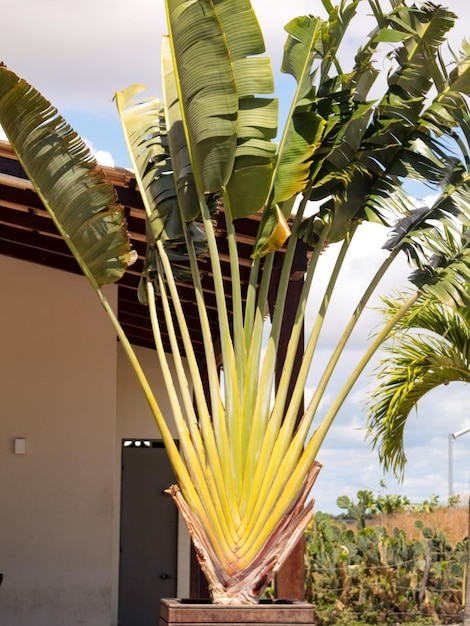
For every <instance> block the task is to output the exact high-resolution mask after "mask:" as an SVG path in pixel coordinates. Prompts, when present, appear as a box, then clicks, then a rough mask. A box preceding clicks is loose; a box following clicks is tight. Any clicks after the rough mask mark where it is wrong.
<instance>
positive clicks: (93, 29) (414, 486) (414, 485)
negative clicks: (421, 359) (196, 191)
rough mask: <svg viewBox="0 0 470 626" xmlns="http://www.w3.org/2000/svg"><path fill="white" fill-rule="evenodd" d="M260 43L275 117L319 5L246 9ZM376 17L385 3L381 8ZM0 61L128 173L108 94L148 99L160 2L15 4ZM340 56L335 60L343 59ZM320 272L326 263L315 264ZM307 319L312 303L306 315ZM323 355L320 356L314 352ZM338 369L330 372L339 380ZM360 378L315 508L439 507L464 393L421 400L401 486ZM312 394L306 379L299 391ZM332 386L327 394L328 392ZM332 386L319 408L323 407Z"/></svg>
mask: <svg viewBox="0 0 470 626" xmlns="http://www.w3.org/2000/svg"><path fill="white" fill-rule="evenodd" d="M252 4H253V7H254V9H255V11H256V13H257V15H258V18H259V21H260V24H261V27H262V30H263V33H264V35H265V38H266V45H267V51H268V53H269V54H270V55H271V58H272V62H273V67H274V69H275V71H276V84H277V93H278V95H279V96H280V98H281V103H282V106H283V107H284V109H285V108H286V107H288V104H289V91H290V90H291V89H292V88H293V84H292V82H291V79H290V78H289V77H286V76H280V75H279V72H277V69H278V68H279V66H280V60H281V54H282V45H283V43H284V39H285V34H284V31H283V25H284V24H286V23H287V22H288V21H289V20H290V19H292V18H293V17H295V16H297V15H302V14H307V13H314V14H319V15H323V7H322V5H321V2H320V0H311V1H306V0H289V2H273V0H253V2H252ZM383 4H384V6H386V3H385V0H384V2H383ZM442 4H444V5H446V6H448V7H449V8H451V9H452V10H454V11H455V12H456V13H457V15H458V16H459V19H458V21H457V25H456V27H455V28H454V31H453V34H452V35H451V38H450V40H451V42H452V46H453V47H454V48H455V49H458V46H459V43H460V41H461V40H462V38H463V37H466V36H467V37H468V29H467V26H468V24H470V4H468V3H467V2H466V0H448V2H445V1H443V2H442ZM361 6H362V9H361V11H362V12H363V13H364V17H363V18H362V19H359V20H357V24H356V25H355V26H354V28H353V29H352V31H351V35H350V37H349V38H348V40H347V41H346V42H345V44H346V47H347V48H348V49H350V50H351V58H352V56H353V52H354V51H355V50H356V49H357V47H358V46H359V45H361V44H362V43H363V41H364V39H365V37H366V35H367V34H368V27H367V17H366V13H367V10H366V9H367V6H368V5H367V3H366V2H362V5H361ZM2 27H3V28H2V38H1V41H0V60H2V61H4V62H5V63H6V64H7V65H8V67H9V68H10V69H11V70H13V71H15V72H16V73H18V74H20V75H21V76H23V77H24V78H26V80H28V81H29V82H30V83H32V84H33V85H34V86H35V87H36V88H38V89H39V90H40V91H41V92H42V93H43V94H44V95H45V96H46V97H48V98H49V99H50V100H51V101H52V103H53V104H54V105H55V106H56V107H58V108H59V110H60V111H61V113H62V115H63V116H64V117H65V118H66V119H67V121H68V122H69V123H70V124H71V125H72V126H73V127H74V128H75V129H76V130H77V131H78V132H79V134H80V135H81V136H82V137H83V138H84V139H86V140H87V141H88V142H89V144H90V145H91V146H92V149H93V150H94V151H95V152H96V153H97V156H98V158H99V159H100V160H102V162H103V163H105V164H115V165H118V166H128V165H129V160H128V157H127V153H126V149H125V145H124V141H123V139H122V134H121V129H120V124H119V120H118V117H117V113H116V110H115V106H114V104H113V102H112V98H113V95H114V93H115V91H117V90H120V89H123V88H125V87H127V86H129V85H131V84H133V83H141V84H144V85H147V86H148V88H149V92H150V93H151V94H153V95H157V96H160V95H161V88H160V64H159V53H160V40H161V36H162V35H163V34H165V33H166V24H165V16H164V6H163V0H133V2H132V3H130V2H124V1H123V0H81V1H80V2H76V1H75V0H74V1H72V0H41V2H37V1H35V0H16V1H15V3H8V5H7V6H6V7H4V9H3V10H2ZM347 56H348V55H347V53H346V58H347ZM383 238H384V234H383V233H382V232H381V231H380V230H379V229H378V228H377V227H374V226H372V227H370V229H366V230H365V233H364V236H363V238H362V239H361V240H360V241H359V243H358V245H357V246H356V251H355V252H354V254H353V256H352V259H351V261H350V264H349V266H348V272H347V276H346V277H345V282H344V284H343V285H342V287H341V289H340V296H339V297H340V298H341V303H340V304H339V306H336V307H334V306H333V308H334V309H335V311H336V312H335V316H334V319H332V320H331V321H330V323H331V325H332V327H334V326H337V325H338V324H339V323H340V321H341V319H342V318H344V317H345V315H346V313H347V312H346V311H345V310H344V307H343V306H342V303H343V302H348V301H351V298H348V295H349V296H354V295H356V296H357V295H358V294H359V293H360V288H361V282H363V280H364V279H365V277H366V275H367V272H368V271H369V270H370V266H371V263H370V259H371V255H372V257H373V258H376V257H377V255H379V254H381V252H380V247H381V244H382V242H383ZM325 262H328V261H325ZM406 274H407V270H406V268H404V267H403V266H400V265H399V266H397V268H396V269H394V270H393V272H392V275H391V278H390V279H389V280H388V282H387V284H386V285H385V286H384V292H389V291H390V289H391V288H392V287H394V286H402V285H403V284H404V276H406ZM311 306H312V311H313V303H312V305H311ZM374 324H375V322H374V317H372V321H371V323H370V324H369V325H365V326H363V327H361V329H360V332H359V333H358V335H357V337H356V339H355V344H354V345H353V347H352V348H351V350H350V351H348V352H347V353H346V354H345V359H344V369H345V368H346V367H347V366H348V365H350V364H351V363H353V362H354V357H355V355H356V354H357V353H359V352H360V350H361V348H363V346H364V342H365V341H366V339H367V334H368V332H369V331H370V330H372V329H373V326H374ZM326 349H327V346H326V345H325V350H326ZM342 369H343V366H342V367H341V371H342ZM368 382H369V381H368V379H367V377H363V379H361V381H360V382H359V383H358V385H357V386H356V388H355V389H354V390H353V392H352V394H351V395H350V397H349V399H348V401H347V402H346V404H345V406H344V408H343V410H342V412H341V415H340V417H339V419H338V420H337V422H336V424H335V425H334V426H333V428H332V429H331V431H330V433H329V435H328V437H327V440H326V442H325V445H324V447H323V449H322V451H321V453H320V455H319V458H320V460H321V461H322V462H323V464H324V467H323V469H322V471H321V473H320V475H319V478H318V480H317V484H316V487H315V494H316V500H317V508H318V509H321V510H324V511H328V512H336V511H337V508H336V504H335V503H336V498H337V497H338V496H339V495H343V494H347V495H349V496H351V497H352V496H354V495H355V494H356V492H357V491H358V490H359V489H372V490H377V492H378V491H380V487H379V483H380V480H381V479H382V478H385V482H386V484H387V486H388V492H389V493H402V494H404V495H407V496H408V497H409V498H410V499H411V500H412V501H414V502H419V501H422V500H424V499H426V498H428V497H429V496H431V495H432V494H437V495H439V496H440V498H441V500H442V501H443V502H445V500H446V498H447V495H448V433H449V432H457V431H460V430H462V429H464V428H467V427H470V416H469V415H468V414H467V411H466V407H467V406H468V397H469V396H468V394H469V389H468V388H467V387H465V386H463V385H456V384H453V385H449V386H447V387H443V388H441V389H439V390H436V391H434V392H433V393H432V394H429V396H428V397H426V398H424V399H423V401H422V402H421V403H420V405H419V408H418V412H417V414H416V415H412V416H411V417H410V419H409V422H408V426H407V431H406V452H407V456H408V465H407V469H406V473H405V480H404V483H403V484H398V483H397V482H396V481H395V479H394V478H393V477H392V476H389V475H387V476H384V475H383V473H382V470H381V468H380V466H379V463H378V461H377V457H376V455H375V453H372V452H371V451H370V448H369V447H368V446H367V444H366V443H364V413H363V410H362V403H363V400H364V397H365V394H366V393H367V384H368ZM314 384H315V382H314V380H313V379H312V382H311V385H312V387H313V386H314ZM338 384H339V383H338ZM335 386H337V383H336V382H335V383H334V385H333V389H332V390H331V392H329V393H328V394H327V396H326V397H325V403H327V402H328V399H329V398H331V397H333V395H334V391H335ZM469 457H470V433H469V434H468V435H467V436H462V437H461V438H459V439H458V440H457V441H456V442H455V444H454V463H453V468H454V492H455V493H468V484H469V477H470V463H469Z"/></svg>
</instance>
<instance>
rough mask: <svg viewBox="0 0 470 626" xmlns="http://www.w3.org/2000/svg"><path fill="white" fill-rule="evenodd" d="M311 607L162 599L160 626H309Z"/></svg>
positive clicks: (307, 604) (312, 621) (295, 603)
mask: <svg viewBox="0 0 470 626" xmlns="http://www.w3.org/2000/svg"><path fill="white" fill-rule="evenodd" d="M313 617H314V609H313V605H311V604H309V603H308V602H300V601H299V602H297V601H292V602H282V603H276V602H272V603H267V604H264V603H263V604H255V605H248V606H245V605H238V606H237V605H235V606H223V605H220V604H210V602H209V601H207V602H204V603H202V602H194V603H192V602H191V601H190V600H188V601H186V600H185V601H182V600H179V599H176V598H162V600H161V602H160V626H193V625H198V626H227V625H230V626H244V625H245V624H265V626H292V625H294V624H300V625H305V626H312V625H313V623H314V620H313Z"/></svg>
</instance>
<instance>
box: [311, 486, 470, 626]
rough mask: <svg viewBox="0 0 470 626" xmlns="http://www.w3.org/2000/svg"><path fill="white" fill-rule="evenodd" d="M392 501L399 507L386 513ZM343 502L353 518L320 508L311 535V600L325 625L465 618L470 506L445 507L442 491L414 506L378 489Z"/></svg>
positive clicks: (454, 620)
mask: <svg viewBox="0 0 470 626" xmlns="http://www.w3.org/2000/svg"><path fill="white" fill-rule="evenodd" d="M366 503H367V505H366ZM384 503H386V504H387V505H388V506H389V508H393V510H390V511H389V512H387V511H385V512H384V511H383V510H382V511H381V509H383V507H384ZM338 504H339V505H340V506H342V508H346V509H347V513H346V515H347V516H348V517H346V516H340V517H339V518H334V517H332V516H331V515H328V514H325V513H322V512H317V513H316V515H315V517H314V520H313V523H312V525H311V526H310V528H309V529H308V530H307V532H306V552H305V559H306V598H307V599H308V600H309V601H310V602H312V603H313V604H314V605H315V607H316V612H317V616H316V622H317V624H320V625H327V624H348V625H351V624H353V623H355V622H362V623H369V624H376V623H391V624H394V623H397V622H420V623H441V624H449V623H457V622H460V621H462V618H463V599H464V589H465V576H466V562H467V556H468V546H467V541H468V538H467V532H468V509H467V507H466V506H461V505H459V504H458V502H456V501H453V502H451V503H450V504H449V505H447V506H440V505H439V503H438V501H437V498H436V497H435V496H432V497H431V498H429V500H426V501H425V502H423V503H420V504H419V505H415V506H412V505H411V504H410V503H409V501H408V500H407V499H406V498H403V497H401V496H386V497H382V496H381V497H379V498H375V497H374V496H373V494H372V492H370V491H360V492H358V494H357V500H355V501H353V500H350V499H349V498H347V497H346V496H342V497H340V498H338ZM346 504H348V505H349V506H348V507H346V506H345V505H346ZM364 521H365V524H364Z"/></svg>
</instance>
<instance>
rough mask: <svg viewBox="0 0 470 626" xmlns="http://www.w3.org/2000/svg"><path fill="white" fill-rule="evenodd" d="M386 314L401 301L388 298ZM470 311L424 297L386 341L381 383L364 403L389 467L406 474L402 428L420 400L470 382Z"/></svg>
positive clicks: (375, 444)
mask: <svg viewBox="0 0 470 626" xmlns="http://www.w3.org/2000/svg"><path fill="white" fill-rule="evenodd" d="M384 301H385V304H386V308H385V309H384V314H385V316H386V317H387V318H389V317H390V316H392V315H393V314H394V313H395V312H396V311H397V310H398V309H399V308H400V307H401V305H402V302H403V301H402V300H401V299H390V298H388V299H384ZM469 322H470V316H469V313H468V309H467V308H455V307H450V306H447V305H443V304H441V303H440V302H439V301H436V300H434V299H431V300H429V299H424V300H421V301H420V302H419V303H418V304H417V305H415V306H414V307H412V308H411V309H410V310H409V311H408V313H407V315H406V316H405V317H404V318H403V319H402V320H401V322H400V323H399V325H398V327H397V329H396V331H395V332H394V333H393V335H392V336H391V338H390V340H389V341H387V343H386V344H385V345H384V349H385V352H386V357H385V358H384V359H383V360H381V361H380V362H379V364H378V366H377V369H376V372H375V376H376V380H377V383H378V384H377V386H376V388H375V390H374V391H373V392H372V394H371V396H370V399H369V400H368V402H367V404H366V410H367V420H368V421H367V427H368V431H367V436H368V439H369V440H370V441H371V443H372V445H373V447H375V448H377V449H378V453H379V458H380V459H381V462H382V464H383V466H384V468H385V469H386V470H388V469H392V470H393V471H394V472H395V473H396V474H397V475H402V474H403V471H404V467H405V464H406V455H405V450H404V432H405V427H406V423H407V419H408V417H409V415H410V413H411V412H412V411H413V410H416V409H417V408H418V403H419V401H420V400H421V399H422V398H423V397H424V396H425V395H426V394H427V393H429V392H430V391H432V390H433V389H435V388H436V387H438V386H440V385H448V384H449V383H451V382H467V383H468V382H470V325H469Z"/></svg>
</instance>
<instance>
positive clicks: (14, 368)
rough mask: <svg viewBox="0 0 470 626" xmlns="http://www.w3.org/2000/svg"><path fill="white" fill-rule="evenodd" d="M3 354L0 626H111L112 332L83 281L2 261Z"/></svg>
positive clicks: (112, 292)
mask: <svg viewBox="0 0 470 626" xmlns="http://www.w3.org/2000/svg"><path fill="white" fill-rule="evenodd" d="M116 293H117V290H116V287H114V286H113V287H110V288H108V289H107V294H108V296H109V298H110V300H111V301H115V297H116ZM0 350H1V358H0V401H1V404H0V413H1V417H0V572H3V573H4V575H5V579H4V582H3V585H2V587H1V588H0V624H2V626H75V625H78V624H86V626H107V625H108V624H110V623H111V614H112V586H113V584H114V581H113V571H112V550H113V541H114V538H113V535H112V532H111V529H112V528H113V506H114V480H115V476H114V473H115V465H114V463H115V454H116V452H115V434H116V428H115V419H116V352H117V344H116V339H115V335H114V331H113V329H112V328H111V326H110V324H109V322H108V320H107V319H106V316H105V314H104V312H103V310H102V309H101V306H100V305H99V303H98V301H97V300H96V297H95V295H94V294H93V292H92V290H91V289H90V287H89V285H88V284H87V282H86V280H85V279H84V278H83V277H81V276H75V275H71V274H66V273H64V272H60V271H56V270H52V269H48V268H44V267H41V266H37V265H32V264H29V263H26V262H21V261H17V260H13V259H10V258H8V257H4V256H1V255H0ZM110 434H111V435H112V436H110ZM16 437H24V438H25V439H26V452H25V454H14V452H13V445H14V439H15V438H16Z"/></svg>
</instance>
